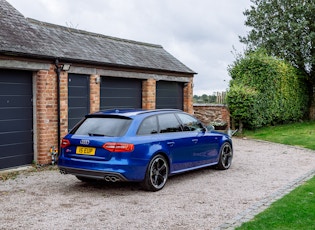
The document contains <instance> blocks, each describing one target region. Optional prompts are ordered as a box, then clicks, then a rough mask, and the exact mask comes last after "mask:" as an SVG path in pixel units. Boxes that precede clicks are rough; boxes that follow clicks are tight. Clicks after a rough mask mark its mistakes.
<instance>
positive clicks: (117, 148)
mask: <svg viewBox="0 0 315 230" xmlns="http://www.w3.org/2000/svg"><path fill="white" fill-rule="evenodd" d="M103 148H104V149H106V150H108V151H110V152H115V153H118V152H132V151H133V150H134V148H135V147H134V145H133V144H129V143H119V142H107V143H105V144H104V145H103Z"/></svg>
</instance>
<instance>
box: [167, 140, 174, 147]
mask: <svg viewBox="0 0 315 230" xmlns="http://www.w3.org/2000/svg"><path fill="white" fill-rule="evenodd" d="M167 144H168V145H169V146H170V147H173V146H174V144H175V142H174V141H169V142H167Z"/></svg>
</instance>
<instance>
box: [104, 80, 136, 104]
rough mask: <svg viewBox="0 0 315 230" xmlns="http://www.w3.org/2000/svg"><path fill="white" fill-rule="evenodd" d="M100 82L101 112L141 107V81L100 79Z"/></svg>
mask: <svg viewBox="0 0 315 230" xmlns="http://www.w3.org/2000/svg"><path fill="white" fill-rule="evenodd" d="M101 82H102V83H101V110H104V109H112V108H115V109H116V108H117V109H119V108H141V107H142V81H141V80H139V79H127V78H115V77H102V81H101Z"/></svg>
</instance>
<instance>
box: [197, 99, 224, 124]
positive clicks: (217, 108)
mask: <svg viewBox="0 0 315 230" xmlns="http://www.w3.org/2000/svg"><path fill="white" fill-rule="evenodd" d="M194 115H195V116H196V117H197V118H198V119H199V120H201V121H202V122H203V123H204V124H206V125H208V124H210V123H212V122H224V123H227V127H228V128H229V127H230V113H229V110H228V108H227V106H225V105H216V104H209V105H206V104H200V105H198V104H194Z"/></svg>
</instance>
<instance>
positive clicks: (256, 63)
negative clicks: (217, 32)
mask: <svg viewBox="0 0 315 230" xmlns="http://www.w3.org/2000/svg"><path fill="white" fill-rule="evenodd" d="M229 74H230V75H231V77H232V80H231V81H230V89H229V91H228V94H227V102H228V105H229V110H230V114H231V117H232V118H233V119H234V121H235V122H238V124H239V129H240V132H241V129H242V126H243V125H244V127H246V128H259V127H262V126H265V125H274V124H282V123H287V122H295V121H298V120H301V119H303V118H304V117H305V114H306V111H307V105H308V97H307V87H306V84H305V80H304V78H303V77H301V71H300V70H299V69H297V68H295V67H293V66H292V65H290V63H288V62H287V61H284V60H279V59H277V58H275V57H272V56H268V55H267V54H266V52H265V51H264V50H262V49H258V50H257V51H255V52H249V53H246V54H245V56H244V57H239V59H237V60H236V61H235V62H234V64H233V65H231V66H229Z"/></svg>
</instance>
